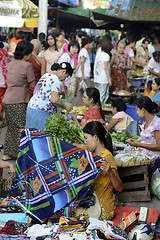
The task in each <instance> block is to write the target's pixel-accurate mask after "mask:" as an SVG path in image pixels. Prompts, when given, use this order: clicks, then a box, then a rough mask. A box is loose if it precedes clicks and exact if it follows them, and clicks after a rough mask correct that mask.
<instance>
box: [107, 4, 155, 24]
mask: <svg viewBox="0 0 160 240" xmlns="http://www.w3.org/2000/svg"><path fill="white" fill-rule="evenodd" d="M106 15H108V16H112V17H117V18H120V19H126V20H129V21H148V22H149V21H153V22H157V21H158V22H159V21H160V1H159V0H157V1H156V2H155V1H154V2H153V1H152V0H150V1H149V0H148V1H145V2H144V1H140V0H112V1H111V2H110V5H109V7H108V9H107V11H106Z"/></svg>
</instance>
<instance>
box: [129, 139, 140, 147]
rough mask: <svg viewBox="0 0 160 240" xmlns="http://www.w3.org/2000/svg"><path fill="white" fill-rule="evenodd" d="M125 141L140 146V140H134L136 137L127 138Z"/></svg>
mask: <svg viewBox="0 0 160 240" xmlns="http://www.w3.org/2000/svg"><path fill="white" fill-rule="evenodd" d="M126 142H127V143H129V145H131V146H133V147H140V146H141V143H140V141H138V140H136V139H132V138H130V139H127V140H126Z"/></svg>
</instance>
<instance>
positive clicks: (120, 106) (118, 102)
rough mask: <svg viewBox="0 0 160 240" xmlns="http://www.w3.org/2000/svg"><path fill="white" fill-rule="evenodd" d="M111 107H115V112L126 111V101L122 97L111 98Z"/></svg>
mask: <svg viewBox="0 0 160 240" xmlns="http://www.w3.org/2000/svg"><path fill="white" fill-rule="evenodd" d="M112 107H113V108H114V107H115V108H116V109H117V112H121V111H124V112H125V111H126V103H125V101H124V100H123V99H122V98H117V99H115V100H113V102H112Z"/></svg>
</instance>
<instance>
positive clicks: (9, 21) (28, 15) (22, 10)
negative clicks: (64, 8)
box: [0, 0, 39, 27]
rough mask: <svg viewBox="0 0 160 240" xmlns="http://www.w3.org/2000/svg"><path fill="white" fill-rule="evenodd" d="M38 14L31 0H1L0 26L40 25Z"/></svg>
mask: <svg viewBox="0 0 160 240" xmlns="http://www.w3.org/2000/svg"><path fill="white" fill-rule="evenodd" d="M38 15H39V12H38V7H37V6H36V5H35V4H33V3H32V2H31V1H30V0H11V1H3V0H0V27H23V26H26V27H38Z"/></svg>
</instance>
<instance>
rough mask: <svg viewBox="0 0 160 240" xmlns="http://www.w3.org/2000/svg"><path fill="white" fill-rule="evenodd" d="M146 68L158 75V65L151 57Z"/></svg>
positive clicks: (159, 69)
mask: <svg viewBox="0 0 160 240" xmlns="http://www.w3.org/2000/svg"><path fill="white" fill-rule="evenodd" d="M148 68H151V69H152V70H153V71H154V72H156V73H160V63H159V62H156V61H155V60H154V58H153V57H152V58H151V59H150V60H149V63H148Z"/></svg>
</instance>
